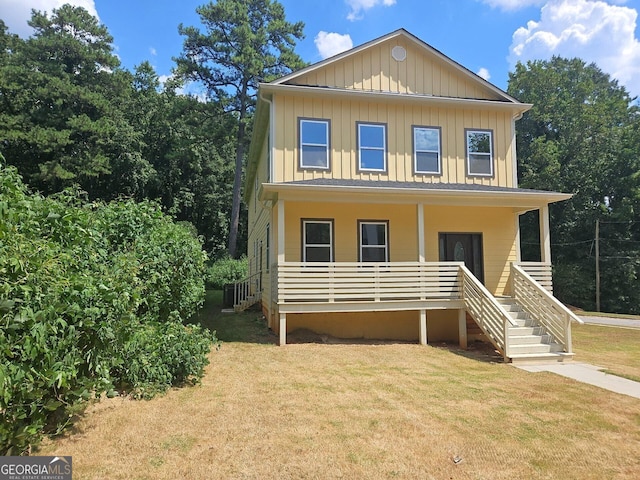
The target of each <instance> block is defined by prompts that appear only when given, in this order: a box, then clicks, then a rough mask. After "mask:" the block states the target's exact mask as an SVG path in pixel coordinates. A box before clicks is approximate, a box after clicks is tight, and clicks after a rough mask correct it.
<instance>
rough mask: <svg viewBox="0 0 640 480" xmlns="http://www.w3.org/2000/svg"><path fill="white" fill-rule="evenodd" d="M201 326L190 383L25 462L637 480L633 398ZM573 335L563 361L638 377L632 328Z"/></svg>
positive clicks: (401, 350)
mask: <svg viewBox="0 0 640 480" xmlns="http://www.w3.org/2000/svg"><path fill="white" fill-rule="evenodd" d="M210 295H211V294H210ZM211 298H212V297H210V300H211ZM200 320H201V321H202V322H203V323H205V324H206V325H208V326H210V327H211V328H214V329H216V330H217V331H218V335H219V337H220V338H221V339H222V340H223V344H222V347H221V348H220V350H218V351H212V353H211V355H210V360H211V365H209V367H208V369H207V374H206V376H205V378H204V380H203V382H202V385H200V386H196V387H193V388H183V389H176V390H173V391H171V392H169V393H168V394H167V395H165V396H163V397H160V398H156V399H154V400H151V401H131V400H128V399H123V398H116V399H106V400H103V401H102V402H100V403H98V404H96V405H94V406H92V407H91V408H89V409H88V410H87V413H86V414H85V415H84V417H83V418H82V420H81V421H80V422H78V423H77V425H76V426H75V428H74V431H73V432H71V433H70V434H69V435H67V436H66V437H64V438H60V439H56V440H54V441H49V442H47V443H45V444H44V445H43V446H42V447H41V449H40V450H39V451H38V452H36V453H37V454H39V455H72V456H73V468H74V478H76V479H102V478H110V479H129V478H137V479H174V478H185V479H218V478H219V479H235V478H242V479H271V478H278V479H333V478H343V479H347V478H348V479H356V478H357V479H360V478H366V479H386V478H403V479H413V478H416V479H418V478H419V479H449V478H454V479H492V480H496V479H514V478H518V479H521V478H528V479H538V478H539V479H549V478H562V479H598V480H600V479H603V478H616V479H637V478H639V477H640V458H639V456H638V445H639V444H640V400H638V399H635V398H632V397H627V396H624V395H618V394H615V393H612V392H608V391H605V390H601V389H599V388H596V387H593V386H590V385H585V384H582V383H578V382H575V381H572V380H570V379H566V378H564V377H560V376H557V375H553V374H551V373H535V374H532V373H528V372H525V371H522V370H519V369H516V368H513V367H512V366H510V365H506V364H502V363H498V362H495V361H487V359H486V357H482V359H476V358H474V356H473V354H468V353H465V354H462V352H460V351H458V350H457V349H456V348H454V347H444V346H428V347H423V346H420V345H412V344H406V343H405V344H394V343H386V344H378V345H363V344H311V343H309V344H292V345H287V346H286V347H283V348H280V347H277V346H276V345H275V339H276V337H275V335H273V334H271V333H269V332H268V331H267V330H266V328H265V326H264V323H263V321H262V320H261V319H260V313H259V312H257V311H252V312H248V313H243V314H239V315H237V314H220V313H219V307H217V306H216V307H212V303H211V302H210V303H209V305H208V309H207V310H205V311H204V312H203V314H202V315H201V317H200ZM574 332H575V339H574V346H575V350H576V352H577V360H582V361H588V362H592V363H596V364H598V365H600V366H603V367H606V368H611V369H616V370H618V369H619V370H624V371H628V372H629V373H630V374H635V373H634V372H637V368H638V367H637V365H638V357H637V352H638V350H637V349H638V345H640V330H638V331H633V330H623V332H624V333H620V334H619V333H618V332H617V329H614V328H601V327H593V326H588V325H585V326H580V327H577V328H575V329H574ZM607 345H609V347H611V348H609V349H608V348H607ZM627 350H631V351H635V353H633V354H631V355H628V354H627ZM634 363H635V365H633V364H634Z"/></svg>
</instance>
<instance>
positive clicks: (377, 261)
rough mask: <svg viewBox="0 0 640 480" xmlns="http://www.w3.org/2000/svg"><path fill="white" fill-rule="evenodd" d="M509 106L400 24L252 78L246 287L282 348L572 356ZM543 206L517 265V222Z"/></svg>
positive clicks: (515, 106)
mask: <svg viewBox="0 0 640 480" xmlns="http://www.w3.org/2000/svg"><path fill="white" fill-rule="evenodd" d="M530 107H531V105H528V104H524V103H521V102H519V101H518V100H517V99H515V98H513V97H511V96H510V95H508V94H507V93H505V92H504V91H502V90H500V89H499V88H497V87H495V86H494V85H492V84H490V83H489V82H487V81H485V80H484V79H482V78H480V77H478V76H477V75H475V74H474V73H472V72H470V71H469V70H467V69H466V68H464V67H463V66H461V65H459V64H458V63H456V62H454V61H453V60H451V59H450V58H448V57H446V56H445V55H443V54H442V53H440V52H439V51H437V50H435V49H434V48H432V47H430V46H429V45H427V44H426V43H424V42H423V41H421V40H420V39H418V38H416V37H415V36H413V35H411V34H410V33H408V32H407V31H405V30H398V31H395V32H393V33H390V34H388V35H385V36H383V37H381V38H378V39H376V40H373V41H371V42H369V43H366V44H364V45H362V46H359V47H356V48H353V49H352V50H349V51H347V52H345V53H342V54H340V55H337V56H334V57H332V58H329V59H327V60H324V61H321V62H319V63H316V64H314V65H311V66H309V67H306V68H304V69H302V70H300V71H297V72H294V73H292V74H290V75H287V76H285V77H282V78H280V79H278V80H276V81H273V82H271V83H265V84H261V85H260V89H259V95H258V104H257V109H256V114H255V126H254V132H253V137H252V144H251V148H250V152H249V158H248V165H247V173H246V188H245V201H246V203H247V207H248V214H249V225H248V228H249V252H248V254H249V259H250V266H251V275H252V276H251V278H250V279H248V280H247V281H246V282H244V285H243V286H242V288H239V289H237V291H240V292H242V293H243V296H242V298H240V299H238V301H237V303H238V304H241V303H242V302H243V301H244V303H245V304H246V303H248V302H247V301H246V299H245V298H244V297H245V296H246V295H244V294H245V293H246V294H249V295H250V297H251V298H252V299H255V301H260V302H261V305H262V310H263V312H264V314H265V317H266V318H267V321H268V324H269V327H270V328H271V329H273V330H274V331H275V332H278V334H279V338H280V344H285V343H286V338H287V333H288V332H291V331H293V330H295V329H298V328H306V329H310V330H312V331H315V332H317V333H323V334H330V335H334V336H338V337H343V338H376V339H398V340H415V341H419V342H421V343H423V344H426V343H427V341H456V342H460V344H461V345H462V346H466V344H467V341H468V333H467V332H468V331H470V330H468V328H469V327H472V326H473V327H475V326H476V325H477V326H479V327H480V329H481V330H482V332H483V333H484V335H486V337H487V338H488V339H489V340H490V341H491V342H492V343H493V344H494V345H495V346H496V348H498V349H499V350H500V351H501V352H502V353H503V355H504V356H505V359H511V360H522V359H549V358H551V359H554V360H562V359H565V358H570V356H571V329H570V322H571V320H572V319H574V320H577V318H576V317H575V316H573V314H571V312H570V311H569V310H567V309H566V308H565V307H564V306H563V305H562V304H561V303H559V302H558V301H557V300H556V299H555V298H554V297H553V296H552V294H551V293H550V291H551V264H550V260H551V257H550V240H549V213H548V206H549V204H550V203H552V202H556V201H560V200H565V199H567V198H569V197H570V195H568V194H564V193H556V192H546V191H537V190H526V189H521V188H518V185H517V172H516V142H515V122H516V121H517V120H518V119H519V118H520V117H521V116H522V114H523V113H524V112H526V111H527V110H528V109H529V108H530ZM530 210H538V211H539V212H540V235H541V244H542V247H541V250H542V251H541V259H542V262H539V263H527V264H521V263H519V262H520V245H519V223H518V219H519V215H521V214H522V213H524V212H527V211H530Z"/></svg>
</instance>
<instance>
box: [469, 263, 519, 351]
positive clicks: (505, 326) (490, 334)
mask: <svg viewBox="0 0 640 480" xmlns="http://www.w3.org/2000/svg"><path fill="white" fill-rule="evenodd" d="M460 271H461V272H462V275H463V281H462V292H463V299H464V301H465V305H466V307H467V311H469V313H471V314H472V316H473V315H475V314H476V313H475V311H474V310H473V309H472V308H470V307H471V306H472V305H471V303H470V301H469V300H468V298H467V297H468V295H467V291H466V290H467V288H466V285H465V280H466V281H468V282H470V283H471V285H473V287H474V288H475V289H476V290H478V291H480V293H481V294H482V300H484V301H486V302H488V303H489V305H490V307H491V308H492V309H493V310H497V312H498V313H499V315H500V317H501V319H502V330H501V331H496V330H495V329H491V323H488V322H486V321H484V320H485V319H483V318H477V319H476V323H478V326H479V327H480V328H481V329H482V330H483V332H485V334H486V335H487V338H489V340H490V341H491V343H493V344H494V346H495V347H496V348H498V350H500V351H501V353H502V354H503V356H504V357H505V359H506V358H509V353H510V352H509V326H513V327H517V326H518V324H517V323H516V321H515V320H514V319H513V318H512V317H511V315H509V312H507V310H506V309H505V308H504V306H502V305H501V304H500V303H499V302H498V301H497V300H496V298H495V297H494V296H493V295H492V294H491V292H489V290H487V288H486V287H485V286H484V285H483V284H482V283H481V282H480V280H478V278H477V277H476V276H475V275H474V274H473V273H471V271H470V270H469V269H468V268H467V267H466V266H465V265H464V264H461V265H460ZM478 320H479V322H478ZM497 338H500V340H501V342H498V341H497Z"/></svg>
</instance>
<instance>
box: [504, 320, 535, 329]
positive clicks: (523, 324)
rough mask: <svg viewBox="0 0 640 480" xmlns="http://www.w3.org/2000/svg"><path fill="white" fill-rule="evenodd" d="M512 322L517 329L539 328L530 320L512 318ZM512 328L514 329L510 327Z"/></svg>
mask: <svg viewBox="0 0 640 480" xmlns="http://www.w3.org/2000/svg"><path fill="white" fill-rule="evenodd" d="M513 321H514V322H515V323H516V325H517V326H518V327H539V326H540V325H538V324H537V323H536V322H535V321H534V320H532V319H531V318H514V319H513ZM510 328H514V327H510Z"/></svg>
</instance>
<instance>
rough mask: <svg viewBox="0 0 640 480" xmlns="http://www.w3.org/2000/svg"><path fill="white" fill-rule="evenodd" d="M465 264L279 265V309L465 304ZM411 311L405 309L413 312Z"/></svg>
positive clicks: (340, 263)
mask: <svg viewBox="0 0 640 480" xmlns="http://www.w3.org/2000/svg"><path fill="white" fill-rule="evenodd" d="M460 265H461V263H454V262H392V263H361V262H331V263H325V262H322V263H319V262H318V263H315V262H314V263H302V262H285V263H281V264H280V265H278V274H277V278H278V297H277V302H278V305H280V307H281V311H282V307H283V306H285V308H286V305H288V304H297V305H302V306H304V304H312V303H313V304H318V303H320V304H325V306H326V304H332V303H352V304H356V303H362V304H367V303H370V302H376V303H377V304H378V305H379V304H380V303H385V302H388V303H395V304H396V305H397V304H398V303H400V302H405V303H412V304H413V306H412V308H416V305H418V304H420V303H421V302H422V303H425V304H426V303H427V302H433V301H451V300H461V299H462V291H461V284H460V280H459V276H458V271H459V268H460ZM410 307H411V306H407V308H410Z"/></svg>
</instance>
